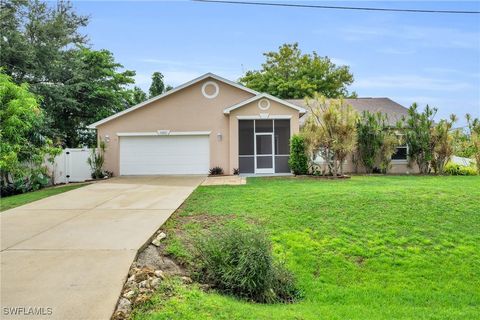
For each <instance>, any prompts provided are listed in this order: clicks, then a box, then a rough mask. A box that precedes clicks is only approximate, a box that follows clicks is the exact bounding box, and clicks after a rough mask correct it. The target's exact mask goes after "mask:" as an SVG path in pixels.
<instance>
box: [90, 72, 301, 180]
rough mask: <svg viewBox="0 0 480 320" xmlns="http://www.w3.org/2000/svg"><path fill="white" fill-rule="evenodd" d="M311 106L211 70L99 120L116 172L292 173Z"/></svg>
mask: <svg viewBox="0 0 480 320" xmlns="http://www.w3.org/2000/svg"><path fill="white" fill-rule="evenodd" d="M305 112H306V110H305V109H304V108H302V107H300V106H298V105H296V104H293V103H290V102H288V101H285V100H281V99H278V98H276V97H273V96H271V95H268V94H263V93H259V92H256V91H254V90H252V89H249V88H246V87H244V86H242V85H240V84H238V83H235V82H232V81H230V80H227V79H224V78H222V77H219V76H217V75H214V74H212V73H207V74H205V75H203V76H201V77H198V78H196V79H194V80H192V81H189V82H187V83H185V84H183V85H181V86H179V87H176V88H174V89H172V90H170V91H168V92H166V93H164V94H162V95H159V96H157V97H154V98H152V99H149V100H147V101H145V102H142V103H140V104H138V105H136V106H133V107H131V108H129V109H126V110H124V111H122V112H119V113H116V114H114V115H112V116H110V117H107V118H105V119H103V120H100V121H98V122H96V123H93V124H91V125H90V126H89V128H95V129H97V135H98V139H99V140H103V141H105V142H106V152H105V164H104V168H105V170H108V171H111V172H113V174H114V175H148V174H152V175H153V174H207V173H208V171H209V168H212V167H215V166H219V167H222V168H223V170H224V172H225V173H227V174H232V173H233V171H234V169H239V170H240V173H250V174H254V173H289V172H290V169H289V167H288V157H289V150H290V147H289V139H290V137H291V136H292V135H293V134H295V133H297V132H298V131H299V119H300V117H301V116H302V115H303V114H305Z"/></svg>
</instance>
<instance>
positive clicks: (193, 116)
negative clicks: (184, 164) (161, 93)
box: [97, 78, 253, 175]
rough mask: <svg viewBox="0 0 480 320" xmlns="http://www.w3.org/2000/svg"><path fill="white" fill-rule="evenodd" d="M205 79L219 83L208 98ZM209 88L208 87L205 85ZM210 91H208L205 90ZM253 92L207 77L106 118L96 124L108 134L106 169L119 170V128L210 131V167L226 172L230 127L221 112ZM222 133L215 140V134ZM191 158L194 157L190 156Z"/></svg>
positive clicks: (102, 134)
mask: <svg viewBox="0 0 480 320" xmlns="http://www.w3.org/2000/svg"><path fill="white" fill-rule="evenodd" d="M206 81H214V82H216V83H217V84H218V86H219V94H218V96H217V97H215V98H213V99H207V98H206V97H204V96H203V94H202V92H201V88H202V85H203V84H204V83H205V82H206ZM207 88H208V87H207ZM207 93H209V94H210V92H208V91H207ZM252 96H253V94H251V93H249V92H246V91H243V90H241V89H239V88H236V87H233V86H231V85H228V84H226V83H223V82H220V81H216V80H215V79H211V78H207V79H205V80H203V81H201V82H198V83H196V84H194V85H191V86H189V87H186V88H184V89H182V90H180V91H178V92H175V93H173V94H171V95H169V96H166V97H164V98H162V99H160V100H157V101H154V102H152V103H150V104H149V105H146V106H144V107H141V108H139V109H137V110H134V111H132V112H130V113H127V114H125V115H123V116H121V117H119V118H116V119H114V120H111V121H109V122H106V123H104V124H102V125H100V126H99V127H98V128H97V133H98V138H99V139H105V136H106V135H108V136H109V137H110V141H109V142H108V143H107V149H106V153H105V165H104V168H105V169H106V170H109V171H112V172H113V173H114V175H118V174H119V137H118V136H117V133H118V132H152V131H157V130H170V131H211V134H210V167H213V166H217V165H218V166H221V167H223V168H224V170H225V171H226V172H230V171H231V170H232V169H231V168H230V165H229V151H230V148H229V145H228V142H229V141H230V137H229V134H230V131H229V120H228V115H224V114H223V110H224V109H225V108H226V107H229V106H232V105H234V104H237V103H239V102H241V101H244V100H246V99H248V98H250V97H252ZM218 133H220V134H221V135H222V140H221V141H218V139H217V134H218ZM192 160H193V159H192Z"/></svg>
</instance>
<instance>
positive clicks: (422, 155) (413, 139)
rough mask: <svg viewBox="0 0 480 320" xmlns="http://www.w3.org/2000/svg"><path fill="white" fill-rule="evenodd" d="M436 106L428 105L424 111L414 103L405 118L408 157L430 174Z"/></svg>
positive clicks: (422, 170)
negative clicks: (419, 109)
mask: <svg viewBox="0 0 480 320" xmlns="http://www.w3.org/2000/svg"><path fill="white" fill-rule="evenodd" d="M436 112H437V109H436V108H430V106H428V105H427V106H426V107H425V110H424V111H423V112H419V111H418V106H417V104H416V103H413V104H412V106H411V107H410V108H409V109H408V115H407V117H406V118H405V119H404V125H405V128H404V129H405V138H406V142H407V145H408V157H409V159H410V161H412V162H415V163H416V164H417V165H418V168H419V170H420V173H423V174H428V173H429V172H430V164H431V161H432V159H433V152H434V148H433V147H434V145H433V143H432V136H431V133H432V130H433V126H434V121H433V117H434V116H435V114H436Z"/></svg>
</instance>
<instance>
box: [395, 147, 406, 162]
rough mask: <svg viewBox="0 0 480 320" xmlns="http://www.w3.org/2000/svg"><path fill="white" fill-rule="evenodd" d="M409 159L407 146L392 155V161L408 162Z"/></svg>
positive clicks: (399, 148) (398, 148)
mask: <svg viewBox="0 0 480 320" xmlns="http://www.w3.org/2000/svg"><path fill="white" fill-rule="evenodd" d="M407 157H408V147H407V146H398V147H397V149H396V150H395V153H394V154H393V155H392V160H396V161H402V160H405V161H406V160H407Z"/></svg>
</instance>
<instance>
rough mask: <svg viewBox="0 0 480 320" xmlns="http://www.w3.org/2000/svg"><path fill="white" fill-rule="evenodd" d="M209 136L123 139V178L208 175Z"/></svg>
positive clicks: (121, 169) (121, 144)
mask: <svg viewBox="0 0 480 320" xmlns="http://www.w3.org/2000/svg"><path fill="white" fill-rule="evenodd" d="M209 145H210V143H209V137H208V136H152V137H121V138H120V174H121V175H154V174H207V173H208V169H209V164H210V160H209V159H210V148H209Z"/></svg>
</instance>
